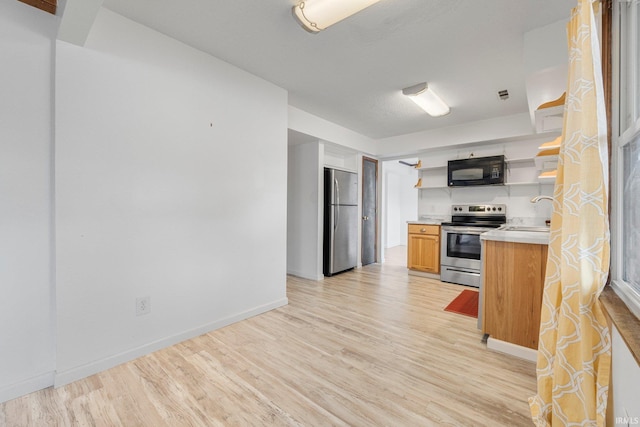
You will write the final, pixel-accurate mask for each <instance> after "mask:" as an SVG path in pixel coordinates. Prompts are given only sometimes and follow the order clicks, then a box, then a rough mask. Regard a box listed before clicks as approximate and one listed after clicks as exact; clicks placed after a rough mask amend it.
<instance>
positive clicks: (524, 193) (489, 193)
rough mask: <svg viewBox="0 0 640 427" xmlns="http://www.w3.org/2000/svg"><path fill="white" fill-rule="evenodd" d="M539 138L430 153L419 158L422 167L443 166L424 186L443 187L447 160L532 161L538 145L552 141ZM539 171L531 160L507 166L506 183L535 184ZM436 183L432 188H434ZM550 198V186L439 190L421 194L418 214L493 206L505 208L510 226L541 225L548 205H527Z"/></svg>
mask: <svg viewBox="0 0 640 427" xmlns="http://www.w3.org/2000/svg"><path fill="white" fill-rule="evenodd" d="M555 136H556V135H555V134H554V135H552V136H545V135H541V136H540V137H536V138H533V139H529V140H525V141H513V142H505V143H493V144H491V143H486V144H483V145H482V146H477V147H464V148H448V149H437V150H431V151H429V152H428V153H427V154H423V155H421V156H420V158H421V159H422V165H423V167H430V166H442V168H441V169H435V170H429V171H426V173H425V174H424V176H423V182H422V184H423V186H429V185H441V186H443V187H446V183H447V179H446V173H447V170H446V167H445V166H446V164H447V160H453V159H459V158H460V159H462V158H468V157H469V156H470V155H471V154H473V156H474V157H483V156H496V155H502V154H504V155H505V157H506V158H507V159H512V160H513V159H533V157H535V155H536V154H537V153H538V147H539V146H540V144H542V143H544V142H546V141H550V140H552V139H554V138H555ZM538 174H539V171H537V170H536V167H535V164H534V162H533V160H530V161H527V162H522V163H509V164H508V170H507V182H509V183H514V182H529V181H536V180H537V176H538ZM433 183H435V184H433ZM537 195H548V196H551V195H553V185H537V184H534V185H526V186H482V187H472V188H438V189H427V190H420V192H419V204H418V212H419V214H420V216H432V217H439V216H447V215H451V205H452V204H473V203H492V204H499V203H500V204H506V205H507V208H508V209H507V220H508V221H509V222H516V223H525V224H537V225H543V224H544V221H545V220H546V219H549V218H550V217H551V208H552V206H551V203H550V202H549V201H547V200H542V201H540V202H538V203H536V204H532V203H531V202H530V200H531V198H532V197H533V196H537Z"/></svg>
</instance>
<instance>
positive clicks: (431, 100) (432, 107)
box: [402, 83, 451, 117]
mask: <svg viewBox="0 0 640 427" xmlns="http://www.w3.org/2000/svg"><path fill="white" fill-rule="evenodd" d="M402 93H403V94H405V95H407V96H408V97H409V99H411V100H412V101H413V102H415V103H416V104H418V105H419V106H420V108H422V109H423V110H424V111H426V112H427V113H428V114H429V115H430V116H433V117H439V116H444V115H447V114H449V113H450V112H451V109H450V108H449V106H448V105H447V104H445V102H444V101H443V100H442V99H440V97H439V96H438V95H436V94H435V93H434V92H433V91H432V90H431V88H430V87H429V86H428V85H427V84H426V83H419V84H417V85H415V86H411V87H408V88H405V89H402Z"/></svg>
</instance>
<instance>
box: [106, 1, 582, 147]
mask: <svg viewBox="0 0 640 427" xmlns="http://www.w3.org/2000/svg"><path fill="white" fill-rule="evenodd" d="M296 2H297V0H180V1H175V0H104V6H105V7H107V8H108V9H110V10H112V11H114V12H116V13H119V14H121V15H123V16H125V17H127V18H130V19H132V20H134V21H136V22H139V23H141V24H143V25H146V26H148V27H150V28H153V29H155V30H157V31H159V32H161V33H163V34H166V35H168V36H170V37H173V38H175V39H177V40H180V41H182V42H184V43H186V44H188V45H190V46H193V47H195V48H197V49H199V50H202V51H204V52H208V53H210V54H211V55H213V56H215V57H217V58H220V59H222V60H224V61H226V62H229V63H231V64H234V65H236V66H237V67H239V68H241V69H244V70H246V71H248V72H250V73H252V74H255V75H257V76H260V77H262V78H264V79H265V80H268V81H270V82H272V83H274V84H276V85H278V86H280V87H282V88H284V89H286V90H287V91H288V92H289V104H290V105H292V106H294V107H297V108H299V109H301V110H304V111H307V112H309V113H312V114H314V115H316V116H319V117H322V118H324V119H326V120H329V121H331V122H334V123H336V124H339V125H341V126H344V127H346V128H348V129H351V130H353V131H355V132H358V133H360V134H362V135H365V136H368V137H370V138H374V139H381V138H385V137H392V136H397V135H402V134H407V133H413V132H419V131H425V130H430V129H435V128H439V127H445V126H453V125H458V124H462V123H467V122H473V121H478V120H485V119H491V118H495V117H501V116H506V115H511V114H518V113H524V112H528V111H529V108H528V105H527V96H526V91H525V72H524V66H523V35H524V33H526V32H528V31H530V30H533V29H536V28H540V27H542V26H545V25H548V24H551V23H554V22H557V21H559V20H567V19H568V18H569V14H570V10H571V8H572V7H573V6H575V4H576V0H517V1H514V0H484V1H483V0H382V1H380V2H379V3H377V4H374V5H373V6H371V7H369V8H367V9H365V10H363V11H362V12H360V13H358V14H356V15H353V16H351V17H350V18H347V19H345V20H344V21H342V22H339V23H337V24H335V25H334V26H332V27H329V28H328V29H326V30H324V31H322V32H320V33H319V34H310V33H307V32H306V31H305V30H303V29H302V28H301V27H300V26H299V25H298V24H297V22H296V21H295V20H294V18H293V16H292V14H291V7H292V6H293V5H294V4H295V3H296ZM425 81H426V82H428V83H429V85H430V86H431V87H432V88H433V89H434V90H435V91H436V92H437V93H438V94H439V95H440V96H441V97H442V98H443V99H444V100H445V101H446V102H447V103H448V104H449V105H450V106H451V113H450V114H449V115H447V116H444V117H439V118H432V117H430V116H428V115H427V114H425V113H424V112H422V110H420V109H419V108H418V107H417V106H416V105H415V104H414V103H413V102H411V101H410V100H408V99H407V98H406V97H404V96H403V95H402V94H401V90H402V88H404V87H408V86H411V85H414V84H416V83H420V82H425ZM502 89H507V90H508V91H509V94H510V98H509V99H508V100H506V101H501V100H500V99H499V98H498V96H497V92H498V91H499V90H502Z"/></svg>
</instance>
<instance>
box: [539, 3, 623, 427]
mask: <svg viewBox="0 0 640 427" xmlns="http://www.w3.org/2000/svg"><path fill="white" fill-rule="evenodd" d="M593 7H594V6H593V5H592V2H591V0H579V1H578V5H577V7H576V8H575V9H573V11H572V16H571V20H570V22H569V24H568V39H569V78H568V84H567V101H566V104H565V112H564V126H563V132H562V144H561V147H560V159H559V165H558V174H557V178H556V185H555V189H554V202H553V214H552V218H551V234H550V242H549V256H548V261H547V272H546V279H545V287H544V294H543V305H542V311H541V324H540V340H539V346H538V363H537V375H538V393H537V395H536V396H534V397H532V398H530V399H529V404H530V407H531V415H532V419H533V421H534V423H535V424H536V425H537V426H539V427H542V426H570V425H571V426H596V425H597V426H604V425H605V413H606V406H607V393H608V385H609V373H610V368H611V342H610V335H609V329H608V327H607V322H606V319H605V316H604V314H603V312H602V309H601V307H600V302H599V301H598V297H599V295H600V292H601V291H602V289H603V287H604V285H605V283H606V280H607V275H608V271H609V220H608V211H607V209H608V193H609V191H608V180H609V178H608V175H609V171H608V153H607V126H606V114H605V105H604V91H603V85H602V68H601V59H600V47H599V41H598V32H597V29H596V23H595V17H594V12H593Z"/></svg>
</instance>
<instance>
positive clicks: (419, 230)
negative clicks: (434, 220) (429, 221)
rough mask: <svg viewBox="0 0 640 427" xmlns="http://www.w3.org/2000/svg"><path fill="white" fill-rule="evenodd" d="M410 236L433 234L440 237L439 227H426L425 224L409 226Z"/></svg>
mask: <svg viewBox="0 0 640 427" xmlns="http://www.w3.org/2000/svg"><path fill="white" fill-rule="evenodd" d="M409 234H432V235H436V236H439V235H440V226H439V225H425V224H409Z"/></svg>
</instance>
